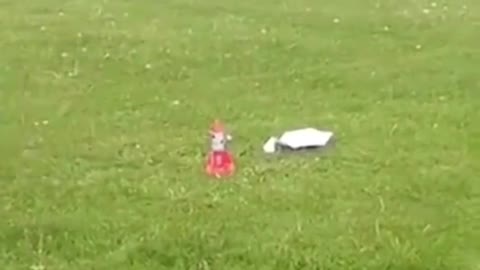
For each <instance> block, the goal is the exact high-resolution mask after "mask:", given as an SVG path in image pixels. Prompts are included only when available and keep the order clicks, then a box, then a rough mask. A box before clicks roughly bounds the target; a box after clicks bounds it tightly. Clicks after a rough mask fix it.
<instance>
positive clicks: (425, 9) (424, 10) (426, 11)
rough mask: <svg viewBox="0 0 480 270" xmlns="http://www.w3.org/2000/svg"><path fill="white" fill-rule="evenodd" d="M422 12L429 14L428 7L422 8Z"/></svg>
mask: <svg viewBox="0 0 480 270" xmlns="http://www.w3.org/2000/svg"><path fill="white" fill-rule="evenodd" d="M422 12H423V14H430V9H428V8H424V9H423V10H422Z"/></svg>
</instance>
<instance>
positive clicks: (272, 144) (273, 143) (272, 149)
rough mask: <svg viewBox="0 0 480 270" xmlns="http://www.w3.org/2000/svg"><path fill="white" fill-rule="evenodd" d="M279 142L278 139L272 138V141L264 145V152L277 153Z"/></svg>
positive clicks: (269, 140)
mask: <svg viewBox="0 0 480 270" xmlns="http://www.w3.org/2000/svg"><path fill="white" fill-rule="evenodd" d="M277 142H278V139H277V138H276V137H270V139H268V141H267V142H266V143H265V144H264V145H263V152H265V153H269V154H271V153H275V150H276V145H277Z"/></svg>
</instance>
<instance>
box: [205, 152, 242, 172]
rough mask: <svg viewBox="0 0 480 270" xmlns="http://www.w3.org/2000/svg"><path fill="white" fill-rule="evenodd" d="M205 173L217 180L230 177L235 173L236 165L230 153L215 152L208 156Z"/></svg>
mask: <svg viewBox="0 0 480 270" xmlns="http://www.w3.org/2000/svg"><path fill="white" fill-rule="evenodd" d="M205 171H206V173H207V174H208V175H210V176H214V177H217V178H220V177H224V176H230V175H232V174H233V173H234V172H235V163H234V161H233V157H232V155H231V154H230V153H229V152H228V151H213V152H210V153H209V154H208V158H207V166H206V168H205Z"/></svg>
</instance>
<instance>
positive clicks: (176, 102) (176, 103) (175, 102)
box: [172, 100, 180, 106]
mask: <svg viewBox="0 0 480 270" xmlns="http://www.w3.org/2000/svg"><path fill="white" fill-rule="evenodd" d="M172 104H173V105H175V106H176V105H180V101H179V100H174V101H173V102H172Z"/></svg>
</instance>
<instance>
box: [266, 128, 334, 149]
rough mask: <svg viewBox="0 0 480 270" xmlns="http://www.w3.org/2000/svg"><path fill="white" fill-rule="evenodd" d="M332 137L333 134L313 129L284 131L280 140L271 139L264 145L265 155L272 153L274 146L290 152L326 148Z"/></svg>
mask: <svg viewBox="0 0 480 270" xmlns="http://www.w3.org/2000/svg"><path fill="white" fill-rule="evenodd" d="M332 137H333V132H331V131H322V130H318V129H315V128H303V129H297V130H290V131H286V132H285V133H283V134H282V136H280V138H278V139H277V138H275V137H271V138H270V139H269V140H268V141H267V142H266V143H265V144H264V145H263V151H264V152H265V153H274V152H275V151H276V150H277V149H276V146H277V145H279V146H284V147H287V148H290V149H292V150H298V149H303V148H317V147H323V146H326V145H327V144H328V143H329V142H330V140H331V139H332Z"/></svg>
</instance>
